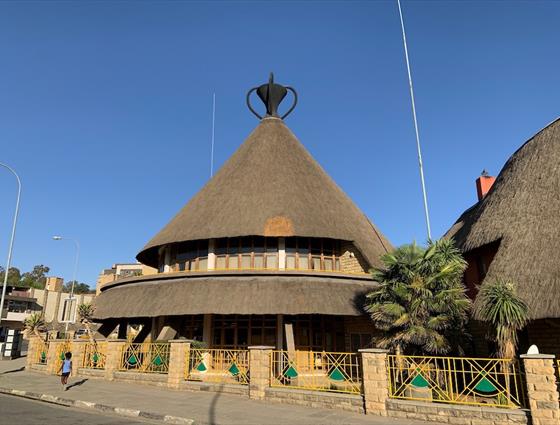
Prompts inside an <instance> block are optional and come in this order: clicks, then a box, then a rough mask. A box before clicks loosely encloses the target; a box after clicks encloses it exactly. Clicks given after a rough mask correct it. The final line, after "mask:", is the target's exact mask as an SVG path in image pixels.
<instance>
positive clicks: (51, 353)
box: [47, 339, 64, 375]
mask: <svg viewBox="0 0 560 425" xmlns="http://www.w3.org/2000/svg"><path fill="white" fill-rule="evenodd" d="M62 344H64V340H59V339H54V340H51V341H50V342H49V350H48V351H47V373H48V374H49V375H56V374H57V373H58V367H57V365H58V359H57V354H58V348H59V347H60V346H61V345H62Z"/></svg>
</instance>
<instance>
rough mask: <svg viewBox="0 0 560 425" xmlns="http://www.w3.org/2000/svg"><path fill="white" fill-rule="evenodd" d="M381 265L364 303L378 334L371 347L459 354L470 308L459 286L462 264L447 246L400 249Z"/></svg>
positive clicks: (443, 243)
mask: <svg viewBox="0 0 560 425" xmlns="http://www.w3.org/2000/svg"><path fill="white" fill-rule="evenodd" d="M382 260H383V263H384V266H383V267H382V268H377V269H374V270H373V272H372V276H373V279H374V280H375V281H376V282H378V283H379V287H378V288H377V289H375V290H374V291H373V292H371V293H370V294H368V295H367V302H366V309H367V311H369V313H370V314H371V318H372V320H373V322H374V323H375V326H376V327H377V328H378V329H380V330H381V331H382V335H381V336H380V337H378V338H376V339H375V342H376V344H377V345H378V346H380V347H382V348H389V349H392V350H395V351H397V352H398V353H401V352H404V353H410V354H445V353H449V352H450V351H452V350H453V351H456V352H459V353H461V352H462V345H463V343H464V337H465V336H466V333H465V331H464V327H465V324H466V322H467V320H468V313H469V310H470V308H471V302H470V300H469V298H468V297H467V296H466V294H465V286H464V285H463V283H462V276H463V272H464V270H465V268H466V266H467V263H466V262H465V260H464V259H463V257H462V256H461V253H460V252H459V250H458V249H457V248H456V247H455V245H454V243H453V241H451V240H449V239H442V240H440V241H437V242H429V245H428V247H427V248H426V249H425V248H421V247H419V246H417V245H416V244H411V245H404V246H402V247H400V248H398V249H396V250H395V251H394V252H392V253H389V254H386V255H384V256H383V257H382Z"/></svg>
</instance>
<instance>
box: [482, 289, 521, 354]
mask: <svg viewBox="0 0 560 425" xmlns="http://www.w3.org/2000/svg"><path fill="white" fill-rule="evenodd" d="M474 316H475V318H476V319H478V320H482V321H483V322H488V323H490V325H491V326H492V328H493V329H492V339H493V340H494V341H495V342H496V344H497V345H498V351H497V355H498V357H501V358H504V359H511V358H513V357H515V351H516V349H517V332H518V331H520V330H521V329H523V328H524V327H525V325H526V324H527V322H528V321H529V308H528V307H527V304H526V303H525V301H523V300H522V299H521V298H519V296H518V295H517V290H516V287H515V284H514V283H513V282H511V281H509V280H503V279H496V280H493V281H490V282H488V283H486V284H484V285H482V286H481V287H480V291H479V292H478V294H477V296H476V300H475V302H474Z"/></svg>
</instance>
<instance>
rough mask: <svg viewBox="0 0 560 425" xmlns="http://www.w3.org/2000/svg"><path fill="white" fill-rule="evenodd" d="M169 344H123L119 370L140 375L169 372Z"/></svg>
mask: <svg viewBox="0 0 560 425" xmlns="http://www.w3.org/2000/svg"><path fill="white" fill-rule="evenodd" d="M169 351H170V344H169V343H165V342H164V343H161V342H153V343H150V342H144V343H140V344H132V343H131V344H125V345H124V346H123V348H122V351H121V359H120V364H119V370H124V371H135V372H142V373H167V372H169Z"/></svg>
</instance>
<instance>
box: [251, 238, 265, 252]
mask: <svg viewBox="0 0 560 425" xmlns="http://www.w3.org/2000/svg"><path fill="white" fill-rule="evenodd" d="M264 241H265V239H264V238H263V237H262V236H255V237H254V238H253V252H264Z"/></svg>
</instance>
